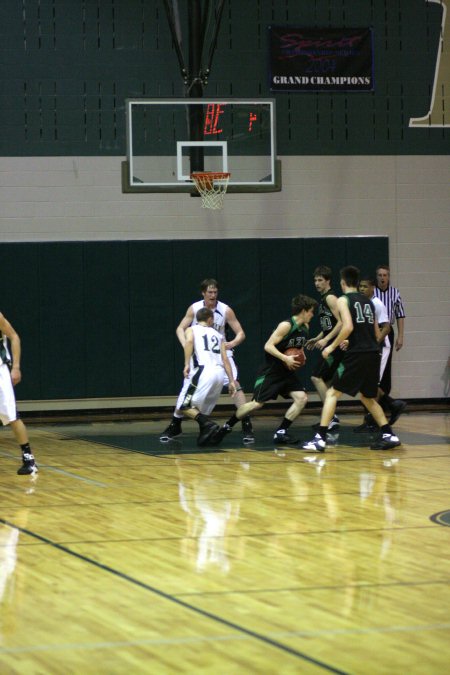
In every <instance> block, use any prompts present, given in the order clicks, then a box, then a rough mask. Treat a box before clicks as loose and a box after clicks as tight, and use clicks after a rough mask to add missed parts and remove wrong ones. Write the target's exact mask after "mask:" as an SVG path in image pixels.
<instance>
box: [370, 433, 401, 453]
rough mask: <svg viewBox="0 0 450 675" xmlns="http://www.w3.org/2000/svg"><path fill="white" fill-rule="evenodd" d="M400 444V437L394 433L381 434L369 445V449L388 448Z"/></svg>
mask: <svg viewBox="0 0 450 675" xmlns="http://www.w3.org/2000/svg"><path fill="white" fill-rule="evenodd" d="M397 445H401V443H400V439H399V438H398V437H397V436H395V435H394V434H383V435H382V436H381V438H380V439H379V440H378V441H377V442H376V443H374V444H373V445H371V446H370V449H371V450H390V449H391V448H396V447H397Z"/></svg>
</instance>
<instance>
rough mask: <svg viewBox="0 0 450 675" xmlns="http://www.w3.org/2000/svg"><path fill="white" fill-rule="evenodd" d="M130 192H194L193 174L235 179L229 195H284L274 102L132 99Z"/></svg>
mask: <svg viewBox="0 0 450 675" xmlns="http://www.w3.org/2000/svg"><path fill="white" fill-rule="evenodd" d="M126 119H127V161H126V162H124V166H123V171H122V182H123V190H124V192H193V191H195V187H194V185H193V182H192V180H191V177H190V174H191V173H192V172H193V171H227V172H230V173H231V177H230V181H229V184H228V192H273V191H276V190H280V189H281V176H280V166H279V164H280V163H279V161H277V159H276V148H275V101H274V99H230V98H228V99H206V98H200V99H199V98H168V99H152V98H140V99H128V100H127V101H126Z"/></svg>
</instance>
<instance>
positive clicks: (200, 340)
mask: <svg viewBox="0 0 450 675" xmlns="http://www.w3.org/2000/svg"><path fill="white" fill-rule="evenodd" d="M195 318H196V323H195V324H194V325H193V326H190V327H189V328H188V329H187V330H186V335H185V337H186V340H185V343H184V369H183V375H184V378H185V379H184V383H183V388H182V390H181V392H180V395H179V396H178V400H177V404H176V411H177V412H180V413H182V414H184V415H186V416H187V417H190V418H191V419H195V420H196V422H198V424H199V427H200V435H199V437H198V440H197V443H198V445H201V446H202V445H206V442H207V441H208V439H209V437H210V436H211V435H212V434H213V433H214V432H215V431H217V430H218V429H219V427H218V425H217V424H215V423H214V422H213V421H212V420H211V419H210V418H209V417H208V415H209V413H210V412H211V411H212V410H213V408H214V406H215V405H216V403H217V399H218V398H219V396H220V392H221V391H222V388H223V382H224V377H225V375H226V376H227V379H228V382H229V384H228V390H229V393H230V395H231V396H234V395H235V394H236V383H235V381H234V377H233V372H232V369H231V365H230V362H229V360H228V357H227V353H226V349H225V341H224V339H223V336H222V335H221V334H220V333H218V332H217V331H216V330H215V328H213V327H212V325H213V321H214V313H213V311H212V310H211V309H208V308H207V307H201V308H200V309H199V310H198V312H197V314H196V315H195Z"/></svg>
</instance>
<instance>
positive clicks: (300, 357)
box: [284, 347, 306, 368]
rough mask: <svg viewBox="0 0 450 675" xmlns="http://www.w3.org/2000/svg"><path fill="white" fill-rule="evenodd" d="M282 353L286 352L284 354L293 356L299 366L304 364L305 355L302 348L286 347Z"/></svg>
mask: <svg viewBox="0 0 450 675" xmlns="http://www.w3.org/2000/svg"><path fill="white" fill-rule="evenodd" d="M284 353H285V354H286V356H294V357H295V361H296V363H298V367H299V368H301V367H302V366H304V365H305V363H306V356H305V352H304V351H303V349H299V348H298V347H289V349H286V351H285V352H284Z"/></svg>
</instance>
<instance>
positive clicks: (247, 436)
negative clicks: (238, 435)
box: [230, 417, 255, 445]
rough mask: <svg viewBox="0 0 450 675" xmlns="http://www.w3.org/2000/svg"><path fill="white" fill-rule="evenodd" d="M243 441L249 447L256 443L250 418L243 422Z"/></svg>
mask: <svg viewBox="0 0 450 675" xmlns="http://www.w3.org/2000/svg"><path fill="white" fill-rule="evenodd" d="M230 431H231V429H230ZM242 440H243V441H244V443H245V444H247V445H249V444H250V443H254V442H255V435H254V433H253V426H252V423H251V420H250V417H244V419H243V420H242Z"/></svg>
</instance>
